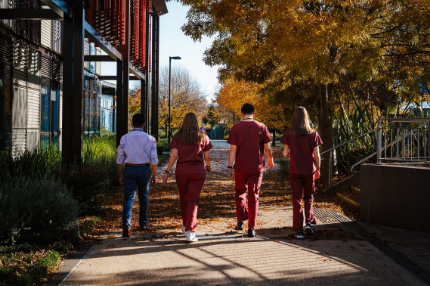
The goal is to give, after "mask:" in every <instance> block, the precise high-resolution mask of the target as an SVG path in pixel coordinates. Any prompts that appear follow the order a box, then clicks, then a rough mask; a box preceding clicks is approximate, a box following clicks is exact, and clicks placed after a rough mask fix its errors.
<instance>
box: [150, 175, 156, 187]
mask: <svg viewBox="0 0 430 286" xmlns="http://www.w3.org/2000/svg"><path fill="white" fill-rule="evenodd" d="M151 183H152V184H153V185H156V184H157V176H156V175H152V178H151Z"/></svg>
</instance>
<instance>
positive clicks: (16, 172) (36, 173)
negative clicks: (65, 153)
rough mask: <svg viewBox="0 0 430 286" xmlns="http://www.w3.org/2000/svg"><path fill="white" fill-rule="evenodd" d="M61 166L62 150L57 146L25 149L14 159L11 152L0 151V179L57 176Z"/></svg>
mask: <svg viewBox="0 0 430 286" xmlns="http://www.w3.org/2000/svg"><path fill="white" fill-rule="evenodd" d="M60 167H61V152H60V151H59V150H58V149H56V148H55V147H49V148H48V149H46V150H36V149H34V150H31V151H28V150H27V151H25V152H24V153H23V154H21V155H20V156H18V157H16V158H14V159H12V157H11V156H10V154H9V153H7V152H1V153H0V168H1V170H2V171H1V175H0V181H6V180H7V179H8V178H14V177H17V176H23V177H29V178H43V177H55V176H57V175H58V170H60Z"/></svg>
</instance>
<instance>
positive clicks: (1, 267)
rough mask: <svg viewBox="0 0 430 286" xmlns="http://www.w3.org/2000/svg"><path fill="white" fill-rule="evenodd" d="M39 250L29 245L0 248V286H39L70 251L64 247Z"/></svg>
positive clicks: (68, 247)
mask: <svg viewBox="0 0 430 286" xmlns="http://www.w3.org/2000/svg"><path fill="white" fill-rule="evenodd" d="M56 247H57V246H47V247H44V248H41V249H40V248H39V247H37V246H32V245H30V244H21V245H16V246H1V247H0V285H23V286H24V285H25V286H26V285H35V284H36V285H39V283H40V282H42V280H43V279H45V277H46V276H47V274H48V272H49V271H52V270H53V269H54V268H55V267H56V265H57V264H58V262H59V261H60V259H61V254H66V253H68V252H69V251H70V250H71V247H70V246H67V245H64V246H63V247H62V249H61V250H57V249H56Z"/></svg>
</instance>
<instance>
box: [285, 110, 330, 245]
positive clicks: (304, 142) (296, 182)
mask: <svg viewBox="0 0 430 286" xmlns="http://www.w3.org/2000/svg"><path fill="white" fill-rule="evenodd" d="M281 142H282V143H283V144H284V150H283V152H282V155H284V157H287V156H290V184H291V190H292V192H293V230H294V231H296V237H297V238H299V239H303V238H304V233H303V208H302V199H303V200H304V201H305V217H306V228H305V231H306V233H307V234H308V235H314V234H315V233H314V230H313V229H312V224H315V216H314V213H313V202H314V194H315V180H316V179H318V178H319V176H320V151H319V145H321V144H322V141H321V138H320V136H319V135H318V133H317V132H316V131H315V130H313V129H312V128H311V125H310V120H309V116H308V112H307V111H306V109H305V108H304V107H301V106H299V107H297V108H296V109H295V110H294V113H293V118H292V120H291V125H290V129H288V130H287V131H285V133H284V136H283V137H282V140H281Z"/></svg>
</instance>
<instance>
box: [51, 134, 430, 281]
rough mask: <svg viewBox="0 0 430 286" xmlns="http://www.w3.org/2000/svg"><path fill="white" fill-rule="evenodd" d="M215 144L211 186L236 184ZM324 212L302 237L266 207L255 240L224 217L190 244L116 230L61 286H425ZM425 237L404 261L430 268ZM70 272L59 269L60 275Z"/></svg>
mask: <svg viewBox="0 0 430 286" xmlns="http://www.w3.org/2000/svg"><path fill="white" fill-rule="evenodd" d="M214 145H215V148H214V149H215V150H214V151H213V152H212V158H213V163H212V167H213V169H214V172H213V173H212V174H211V176H210V178H209V176H208V181H210V180H212V182H208V183H220V184H221V183H223V184H232V182H230V183H228V182H227V181H226V178H225V171H224V168H225V164H226V163H225V159H226V154H225V152H226V145H225V143H222V142H220V143H218V142H217V143H216V144H214ZM318 213H320V215H319V217H318V225H317V226H316V231H317V232H318V233H319V236H317V237H316V239H312V240H311V239H306V240H303V241H299V240H296V239H293V238H292V231H291V229H290V228H289V227H291V222H292V218H291V216H292V211H291V208H290V207H288V206H286V207H272V206H265V207H262V208H261V210H260V216H259V225H260V227H259V229H258V230H257V237H255V238H248V237H246V233H245V232H235V231H231V225H232V223H233V222H225V221H224V220H220V221H217V220H214V221H213V223H211V224H207V225H203V226H201V227H199V229H198V233H199V235H198V237H199V241H198V242H196V243H192V244H187V243H185V241H184V240H185V238H184V236H183V235H178V236H170V237H169V238H167V239H166V238H159V237H151V236H148V235H142V234H140V235H135V236H133V237H131V238H128V239H126V238H121V237H120V233H119V232H118V233H115V237H111V238H107V239H105V240H104V241H102V242H101V243H99V244H97V245H95V247H94V248H93V249H92V250H91V252H90V253H89V255H88V256H87V257H86V258H85V259H83V260H81V261H80V263H79V265H78V266H77V267H76V268H75V269H74V270H73V272H72V273H71V274H70V275H69V276H68V277H67V279H66V280H64V281H63V284H62V285H427V284H426V283H425V282H424V281H423V280H421V279H419V278H418V277H417V275H416V273H415V275H414V274H413V273H412V272H413V270H412V272H410V271H409V270H411V269H409V270H407V269H406V268H405V267H403V266H401V263H400V264H399V263H398V262H399V261H394V260H393V259H392V258H390V257H391V256H387V255H386V254H385V253H383V252H381V251H380V250H378V249H377V248H376V247H375V246H374V245H375V244H374V243H373V244H372V243H371V242H369V241H367V240H364V239H363V238H362V237H360V235H359V234H358V235H357V233H353V232H351V230H350V228H349V227H348V223H347V222H346V221H347V219H346V218H345V220H344V221H345V222H346V223H345V222H344V223H340V222H337V223H336V221H335V222H334V223H333V221H331V222H329V223H327V220H326V218H325V217H324V216H323V215H321V214H325V215H326V214H327V212H326V211H321V212H317V216H318ZM340 217H341V216H340ZM338 218H339V216H338ZM338 221H342V220H341V219H340V220H339V219H338ZM368 227H369V226H365V225H361V229H369V228H368ZM370 231H371V232H372V233H373V234H374V235H377V236H378V235H379V238H380V239H384V236H385V237H386V236H387V235H388V236H390V234H393V233H395V232H396V231H397V236H395V237H390V240H391V242H392V243H394V244H396V243H395V242H396V241H398V240H399V239H400V240H402V239H407V238H408V235H409V236H410V233H409V232H405V231H400V230H392V229H389V228H384V229H381V228H377V229H373V230H370ZM366 233H368V234H370V233H369V232H366ZM420 235H421V236H419V237H418V238H417V237H416V236H415V238H416V239H419V241H420V242H421V244H420V246H421V247H422V248H423V249H421V254H423V255H424V257H421V259H420V257H419V251H415V252H413V253H412V254H411V255H410V256H409V257H407V258H406V260H407V261H409V260H408V259H412V260H413V261H418V262H419V264H418V267H422V268H420V269H421V270H422V269H424V271H425V269H427V271H430V269H429V268H427V267H430V266H429V265H428V261H430V260H429V259H427V258H428V256H426V255H427V254H429V253H430V249H429V244H426V243H425V242H426V241H427V242H428V241H430V234H420ZM396 237H397V240H396ZM427 239H428V240H427ZM402 247H403V248H405V249H406V250H405V249H403V252H408V250H409V248H408V247H407V246H399V249H400V248H402ZM399 249H397V251H402V250H401V249H400V250H399ZM407 261H406V262H407ZM76 262H79V260H76ZM426 263H427V264H426ZM69 270H70V269H66V268H63V269H62V268H60V270H59V273H60V274H61V272H66V271H67V272H68V271H69ZM64 274H65V273H64ZM424 274H425V273H424ZM418 276H419V275H418Z"/></svg>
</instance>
